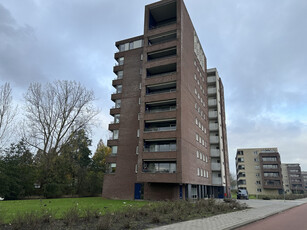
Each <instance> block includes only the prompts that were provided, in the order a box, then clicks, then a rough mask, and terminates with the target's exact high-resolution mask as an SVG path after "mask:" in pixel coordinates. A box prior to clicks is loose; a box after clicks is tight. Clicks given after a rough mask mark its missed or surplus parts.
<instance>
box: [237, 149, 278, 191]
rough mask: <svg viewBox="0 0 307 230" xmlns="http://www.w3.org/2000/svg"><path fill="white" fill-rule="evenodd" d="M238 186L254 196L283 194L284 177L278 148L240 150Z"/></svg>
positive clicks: (238, 152) (238, 157)
mask: <svg viewBox="0 0 307 230" xmlns="http://www.w3.org/2000/svg"><path fill="white" fill-rule="evenodd" d="M236 169H237V185H238V188H239V189H240V188H241V189H247V191H248V193H249V194H253V195H278V194H282V193H283V177H282V169H281V162H280V155H279V153H278V150H277V148H251V149H238V150H237V154H236Z"/></svg>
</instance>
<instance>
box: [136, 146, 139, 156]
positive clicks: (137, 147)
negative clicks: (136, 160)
mask: <svg viewBox="0 0 307 230" xmlns="http://www.w3.org/2000/svg"><path fill="white" fill-rule="evenodd" d="M135 153H136V155H138V154H139V146H136V149H135Z"/></svg>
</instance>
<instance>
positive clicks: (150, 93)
mask: <svg viewBox="0 0 307 230" xmlns="http://www.w3.org/2000/svg"><path fill="white" fill-rule="evenodd" d="M172 92H176V88H175V89H165V90H157V91H152V92H148V93H146V95H153V94H160V93H172Z"/></svg>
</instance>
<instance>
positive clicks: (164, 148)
mask: <svg viewBox="0 0 307 230" xmlns="http://www.w3.org/2000/svg"><path fill="white" fill-rule="evenodd" d="M170 151H176V141H157V142H151V141H148V142H146V141H145V143H144V152H170Z"/></svg>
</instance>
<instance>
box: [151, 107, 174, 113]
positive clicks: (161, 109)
mask: <svg viewBox="0 0 307 230" xmlns="http://www.w3.org/2000/svg"><path fill="white" fill-rule="evenodd" d="M174 110H176V106H175V105H174V106H169V107H158V108H150V109H146V113H158V112H167V111H174Z"/></svg>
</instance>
